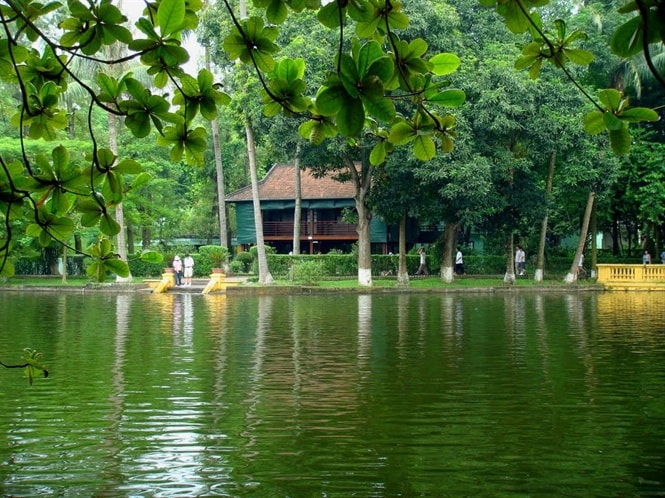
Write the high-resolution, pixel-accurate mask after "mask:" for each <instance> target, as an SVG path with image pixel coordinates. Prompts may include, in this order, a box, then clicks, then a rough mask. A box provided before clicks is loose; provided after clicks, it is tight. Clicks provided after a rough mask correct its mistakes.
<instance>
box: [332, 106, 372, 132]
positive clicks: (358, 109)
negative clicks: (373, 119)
mask: <svg viewBox="0 0 665 498" xmlns="http://www.w3.org/2000/svg"><path fill="white" fill-rule="evenodd" d="M363 126H365V108H364V107H363V105H362V102H361V101H360V99H353V100H352V99H349V100H348V101H347V102H345V104H344V105H343V106H342V108H341V109H340V110H339V112H338V113H337V128H338V129H339V132H340V133H341V134H342V135H344V136H347V137H356V136H358V135H360V132H361V131H362V130H363Z"/></svg>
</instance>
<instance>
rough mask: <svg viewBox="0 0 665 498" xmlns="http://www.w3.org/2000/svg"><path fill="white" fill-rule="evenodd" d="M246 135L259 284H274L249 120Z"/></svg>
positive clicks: (252, 131)
mask: <svg viewBox="0 0 665 498" xmlns="http://www.w3.org/2000/svg"><path fill="white" fill-rule="evenodd" d="M245 133H246V135H247V156H248V162H249V174H250V176H251V179H252V201H253V204H254V226H255V227H256V250H257V255H258V258H259V261H258V263H259V283H260V284H271V283H273V278H272V275H271V274H270V270H269V269H268V260H267V258H266V247H265V244H264V242H263V219H262V217H261V199H260V198H259V178H258V174H257V172H256V148H255V146H254V130H253V129H252V123H251V121H250V120H249V119H248V120H247V121H246V123H245Z"/></svg>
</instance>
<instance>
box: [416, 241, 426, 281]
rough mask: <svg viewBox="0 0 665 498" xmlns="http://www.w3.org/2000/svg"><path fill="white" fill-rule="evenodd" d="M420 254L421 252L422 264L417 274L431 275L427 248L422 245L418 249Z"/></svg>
mask: <svg viewBox="0 0 665 498" xmlns="http://www.w3.org/2000/svg"><path fill="white" fill-rule="evenodd" d="M418 254H420V266H419V267H418V271H417V272H416V275H429V272H428V271H427V254H425V249H423V248H422V247H421V248H420V249H418Z"/></svg>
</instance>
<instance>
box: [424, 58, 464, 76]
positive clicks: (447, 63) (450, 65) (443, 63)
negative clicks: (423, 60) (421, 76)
mask: <svg viewBox="0 0 665 498" xmlns="http://www.w3.org/2000/svg"><path fill="white" fill-rule="evenodd" d="M429 61H430V62H431V63H432V72H433V73H434V74H436V75H438V76H443V75H446V74H451V73H454V72H455V71H457V69H458V68H459V66H460V64H461V61H460V58H459V57H458V56H457V55H455V54H450V53H442V54H437V55H435V56H434V57H432V58H431V59H430V60H429Z"/></svg>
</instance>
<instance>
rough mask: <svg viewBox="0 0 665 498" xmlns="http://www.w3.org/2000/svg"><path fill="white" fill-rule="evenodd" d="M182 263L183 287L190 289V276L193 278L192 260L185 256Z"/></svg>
mask: <svg viewBox="0 0 665 498" xmlns="http://www.w3.org/2000/svg"><path fill="white" fill-rule="evenodd" d="M183 263H184V264H185V287H191V286H192V276H194V258H192V257H191V256H190V255H189V254H186V255H185V259H184V261H183Z"/></svg>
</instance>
